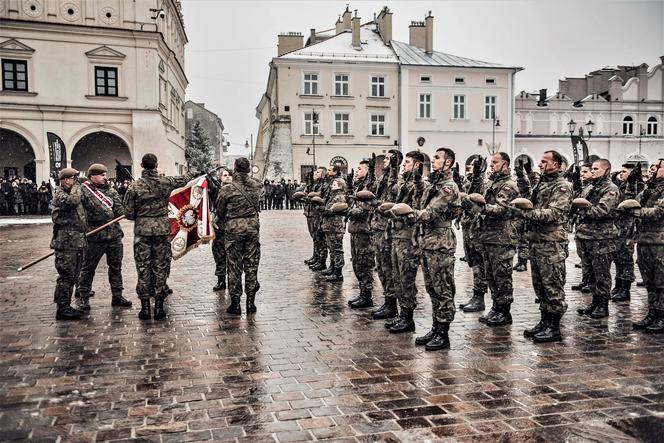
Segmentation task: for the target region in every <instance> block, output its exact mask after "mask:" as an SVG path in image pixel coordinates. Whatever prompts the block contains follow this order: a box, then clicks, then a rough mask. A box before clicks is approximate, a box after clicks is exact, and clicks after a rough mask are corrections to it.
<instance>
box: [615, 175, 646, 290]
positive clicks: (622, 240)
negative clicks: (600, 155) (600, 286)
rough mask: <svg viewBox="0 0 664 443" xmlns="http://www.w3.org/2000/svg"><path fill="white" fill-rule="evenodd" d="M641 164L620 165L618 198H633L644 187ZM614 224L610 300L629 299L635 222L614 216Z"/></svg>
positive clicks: (631, 281) (633, 277) (632, 280)
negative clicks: (615, 228) (613, 268)
mask: <svg viewBox="0 0 664 443" xmlns="http://www.w3.org/2000/svg"><path fill="white" fill-rule="evenodd" d="M640 168H641V166H638V165H637V166H635V165H633V164H630V163H625V164H624V165H622V169H621V170H620V174H619V175H618V180H619V181H620V186H619V187H618V189H619V190H620V200H621V201H624V200H628V199H635V198H636V196H637V195H639V194H640V193H641V192H642V191H643V190H644V188H645V183H643V180H641V174H640V173H639V172H640ZM616 226H617V227H618V230H619V231H620V235H619V237H618V240H617V244H616V254H615V256H614V258H613V261H614V262H615V264H616V284H615V286H614V288H613V290H612V291H611V301H626V300H629V299H630V296H631V294H630V289H631V287H632V283H633V282H634V280H635V279H636V277H635V275H634V248H635V246H636V241H635V240H636V223H635V221H634V219H633V218H631V217H618V218H616Z"/></svg>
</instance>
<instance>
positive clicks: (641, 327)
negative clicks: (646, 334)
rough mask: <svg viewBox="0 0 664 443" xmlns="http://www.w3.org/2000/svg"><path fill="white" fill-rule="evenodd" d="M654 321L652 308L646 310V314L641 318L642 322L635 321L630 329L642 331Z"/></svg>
mask: <svg viewBox="0 0 664 443" xmlns="http://www.w3.org/2000/svg"><path fill="white" fill-rule="evenodd" d="M654 321H655V310H654V309H652V308H649V309H648V314H646V316H645V317H644V318H643V320H639V321H635V322H634V323H632V329H635V330H637V331H640V330H644V329H646V328H647V327H648V326H650V325H651V324H652V323H653V322H654Z"/></svg>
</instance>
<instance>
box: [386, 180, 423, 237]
mask: <svg viewBox="0 0 664 443" xmlns="http://www.w3.org/2000/svg"><path fill="white" fill-rule="evenodd" d="M398 189H399V191H398V193H397V196H396V199H395V202H396V203H406V204H407V205H410V206H411V207H412V208H413V209H419V207H418V202H419V200H420V198H421V194H422V192H423V191H424V180H422V181H419V182H416V181H415V180H414V179H413V174H412V173H410V172H405V173H404V174H403V175H402V177H401V180H400V181H399V185H398ZM390 229H391V232H392V238H407V239H413V238H414V235H415V228H414V226H413V225H412V224H411V223H406V221H405V220H402V219H401V218H399V219H396V220H392V224H391V227H390Z"/></svg>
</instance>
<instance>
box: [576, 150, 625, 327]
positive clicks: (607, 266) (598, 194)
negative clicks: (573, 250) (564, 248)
mask: <svg viewBox="0 0 664 443" xmlns="http://www.w3.org/2000/svg"><path fill="white" fill-rule="evenodd" d="M591 174H592V179H591V180H590V186H587V187H586V188H584V190H583V192H582V193H581V196H580V197H581V198H585V199H586V200H588V201H589V202H590V203H591V204H592V206H591V207H590V208H575V212H577V213H578V215H579V217H578V219H579V222H578V224H577V227H576V239H577V245H578V246H577V247H579V248H580V249H579V255H580V256H582V257H584V259H583V260H584V262H586V264H587V266H588V269H589V272H590V273H591V275H592V278H593V282H594V284H593V285H592V286H591V289H592V302H591V303H590V304H589V305H587V306H584V307H582V308H579V309H577V312H578V313H579V315H589V316H590V317H592V318H604V317H608V315H609V298H610V296H611V261H612V260H613V257H614V254H615V252H616V242H617V239H618V236H619V231H618V228H617V227H616V225H615V217H614V214H613V212H612V211H613V210H614V209H615V208H616V207H617V206H618V202H619V201H620V191H618V187H617V186H616V185H615V184H613V182H611V180H610V174H611V163H610V162H609V161H608V160H606V159H600V160H597V161H595V162H593V164H592V169H591Z"/></svg>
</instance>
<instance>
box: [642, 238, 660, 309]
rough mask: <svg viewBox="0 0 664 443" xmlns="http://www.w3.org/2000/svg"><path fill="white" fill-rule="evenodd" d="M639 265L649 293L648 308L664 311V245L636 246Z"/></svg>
mask: <svg viewBox="0 0 664 443" xmlns="http://www.w3.org/2000/svg"><path fill="white" fill-rule="evenodd" d="M636 254H637V263H638V264H639V271H641V277H643V282H644V283H645V284H646V290H647V291H648V307H649V308H651V309H657V310H660V311H664V272H663V271H662V270H664V245H654V244H644V243H639V244H637V245H636Z"/></svg>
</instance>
